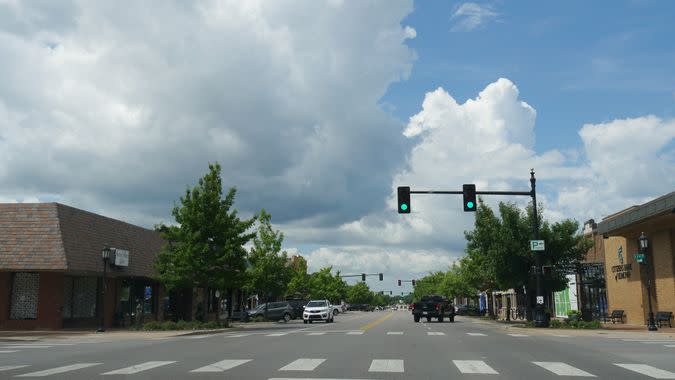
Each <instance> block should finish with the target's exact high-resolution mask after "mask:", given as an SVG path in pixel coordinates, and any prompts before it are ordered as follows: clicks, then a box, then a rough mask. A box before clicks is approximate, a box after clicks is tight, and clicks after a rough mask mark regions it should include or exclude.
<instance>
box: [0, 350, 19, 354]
mask: <svg viewBox="0 0 675 380" xmlns="http://www.w3.org/2000/svg"><path fill="white" fill-rule="evenodd" d="M19 351H21V350H2V351H0V354H11V353H12V352H19Z"/></svg>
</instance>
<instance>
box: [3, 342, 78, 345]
mask: <svg viewBox="0 0 675 380" xmlns="http://www.w3.org/2000/svg"><path fill="white" fill-rule="evenodd" d="M5 344H11V345H14V346H16V345H21V346H31V345H36V346H74V345H75V343H52V342H39V343H5Z"/></svg>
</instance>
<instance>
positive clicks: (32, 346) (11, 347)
mask: <svg viewBox="0 0 675 380" xmlns="http://www.w3.org/2000/svg"><path fill="white" fill-rule="evenodd" d="M52 347H54V346H36V345H7V346H3V347H2V348H7V349H10V350H13V349H16V348H21V349H26V348H52Z"/></svg>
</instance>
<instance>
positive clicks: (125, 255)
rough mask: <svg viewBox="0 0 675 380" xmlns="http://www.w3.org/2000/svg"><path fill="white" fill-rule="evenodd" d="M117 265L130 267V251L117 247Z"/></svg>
mask: <svg viewBox="0 0 675 380" xmlns="http://www.w3.org/2000/svg"><path fill="white" fill-rule="evenodd" d="M115 265H116V266H118V267H128V266H129V251H127V250H125V249H118V248H115Z"/></svg>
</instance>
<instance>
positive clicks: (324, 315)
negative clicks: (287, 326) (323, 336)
mask: <svg viewBox="0 0 675 380" xmlns="http://www.w3.org/2000/svg"><path fill="white" fill-rule="evenodd" d="M332 309H333V307H332V306H331V304H330V302H328V300H313V301H309V302H308V303H307V305H306V306H305V310H303V312H302V321H303V322H304V323H312V321H326V323H329V322H333V310H332Z"/></svg>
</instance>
